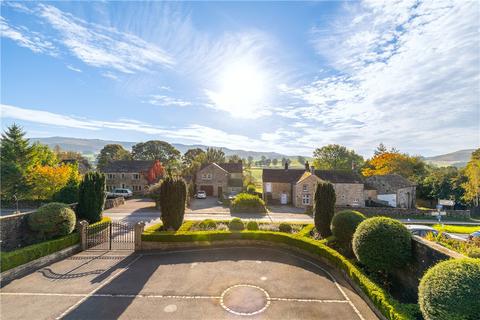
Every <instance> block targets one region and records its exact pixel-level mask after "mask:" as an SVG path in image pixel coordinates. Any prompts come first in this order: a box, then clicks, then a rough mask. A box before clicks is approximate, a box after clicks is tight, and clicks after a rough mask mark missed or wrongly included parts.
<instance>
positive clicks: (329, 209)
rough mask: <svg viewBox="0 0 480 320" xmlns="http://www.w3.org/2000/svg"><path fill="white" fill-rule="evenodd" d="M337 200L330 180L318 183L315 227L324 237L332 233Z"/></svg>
mask: <svg viewBox="0 0 480 320" xmlns="http://www.w3.org/2000/svg"><path fill="white" fill-rule="evenodd" d="M335 201H336V195H335V189H334V188H333V185H332V184H331V183H328V182H322V183H318V184H317V189H316V190H315V207H314V214H315V215H314V221H315V228H317V231H318V232H319V233H320V235H321V236H322V237H323V238H326V237H329V236H331V235H332V230H331V229H330V224H331V222H332V218H333V215H334V214H335Z"/></svg>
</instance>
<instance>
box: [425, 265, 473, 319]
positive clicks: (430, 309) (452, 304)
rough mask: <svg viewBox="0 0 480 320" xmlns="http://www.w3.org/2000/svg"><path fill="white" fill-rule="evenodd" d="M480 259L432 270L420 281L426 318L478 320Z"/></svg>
mask: <svg viewBox="0 0 480 320" xmlns="http://www.w3.org/2000/svg"><path fill="white" fill-rule="evenodd" d="M479 297H480V259H471V258H465V259H454V260H447V261H443V262H440V263H438V264H437V265H435V266H433V267H432V268H430V269H429V270H428V271H427V272H426V273H425V275H424V276H423V278H422V280H421V281H420V286H419V291H418V303H419V305H420V310H421V311H422V314H423V317H424V318H425V319H432V320H435V319H462V320H463V319H464V320H467V319H478V318H479V316H480V302H479Z"/></svg>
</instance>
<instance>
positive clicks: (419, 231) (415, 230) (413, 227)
mask: <svg viewBox="0 0 480 320" xmlns="http://www.w3.org/2000/svg"><path fill="white" fill-rule="evenodd" d="M405 227H407V229H408V231H410V233H411V234H413V235H414V236H419V237H422V238H424V237H426V236H427V234H429V233H431V234H433V235H434V236H435V237H436V236H438V231H437V230H435V229H433V228H432V227H429V226H424V225H421V224H407V225H405Z"/></svg>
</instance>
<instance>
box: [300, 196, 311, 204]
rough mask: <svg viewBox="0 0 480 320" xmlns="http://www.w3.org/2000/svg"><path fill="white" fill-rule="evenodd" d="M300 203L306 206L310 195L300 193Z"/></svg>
mask: <svg viewBox="0 0 480 320" xmlns="http://www.w3.org/2000/svg"><path fill="white" fill-rule="evenodd" d="M302 204H303V205H306V206H308V205H309V204H310V195H309V194H304V195H302Z"/></svg>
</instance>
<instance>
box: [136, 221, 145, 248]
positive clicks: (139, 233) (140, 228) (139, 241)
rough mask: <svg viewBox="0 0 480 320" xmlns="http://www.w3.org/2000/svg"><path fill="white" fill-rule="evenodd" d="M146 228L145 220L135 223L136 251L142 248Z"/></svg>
mask: <svg viewBox="0 0 480 320" xmlns="http://www.w3.org/2000/svg"><path fill="white" fill-rule="evenodd" d="M144 228H145V222H143V221H140V222H137V223H136V224H135V229H134V233H135V251H138V250H142V233H143V229H144Z"/></svg>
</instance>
